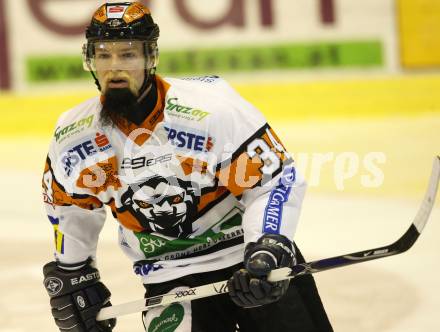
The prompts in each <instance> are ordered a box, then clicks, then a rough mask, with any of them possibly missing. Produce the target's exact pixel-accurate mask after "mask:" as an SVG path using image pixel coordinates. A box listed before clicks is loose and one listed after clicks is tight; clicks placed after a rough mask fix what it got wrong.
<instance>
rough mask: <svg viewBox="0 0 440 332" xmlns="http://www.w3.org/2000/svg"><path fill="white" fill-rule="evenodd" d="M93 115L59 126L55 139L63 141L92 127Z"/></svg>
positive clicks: (59, 141)
mask: <svg viewBox="0 0 440 332" xmlns="http://www.w3.org/2000/svg"><path fill="white" fill-rule="evenodd" d="M93 117H94V116H93V115H90V116H88V117H86V118H83V119H81V120H78V121H76V122H73V123H71V124H69V125H67V126H65V127H57V129H55V134H54V137H55V141H56V142H58V143H61V142H62V141H64V140H65V139H66V138H69V137H71V136H73V135H75V134H78V133H80V132H81V131H83V130H84V129H86V128H90V127H91V126H92V122H93Z"/></svg>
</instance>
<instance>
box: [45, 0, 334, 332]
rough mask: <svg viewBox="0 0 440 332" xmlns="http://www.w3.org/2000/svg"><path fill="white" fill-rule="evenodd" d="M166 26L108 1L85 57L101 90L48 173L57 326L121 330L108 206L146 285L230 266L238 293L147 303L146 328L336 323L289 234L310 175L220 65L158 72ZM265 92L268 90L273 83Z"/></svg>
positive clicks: (189, 282)
mask: <svg viewBox="0 0 440 332" xmlns="http://www.w3.org/2000/svg"><path fill="white" fill-rule="evenodd" d="M158 37H159V28H158V26H157V25H156V24H155V23H154V22H153V19H152V17H151V14H150V11H149V10H148V8H146V7H145V6H143V5H142V4H140V3H136V2H134V3H128V2H124V3H111V4H104V5H102V6H101V7H100V8H99V9H98V10H97V11H96V13H95V14H94V15H93V18H92V21H91V24H90V25H89V26H88V28H87V30H86V38H87V43H86V45H85V46H84V50H83V53H84V66H85V68H86V69H87V70H89V71H90V72H91V73H92V75H93V77H94V78H95V82H96V84H97V86H98V89H99V90H100V92H101V96H100V97H96V98H92V99H90V100H88V101H85V102H84V103H82V104H80V105H78V106H76V107H74V108H73V109H72V110H70V111H68V112H66V113H64V114H63V115H62V116H61V117H60V119H59V121H58V123H57V125H56V130H55V134H54V137H53V140H52V142H51V145H50V148H49V153H48V156H47V161H46V166H45V170H44V177H43V189H44V202H45V206H46V209H47V213H48V216H49V220H50V222H51V223H52V225H53V227H54V233H55V245H56V252H55V261H54V262H50V263H48V264H46V265H45V266H44V269H43V271H44V285H45V287H46V289H47V292H48V294H49V296H50V305H51V307H52V315H53V317H54V319H55V323H56V325H57V326H58V328H59V329H60V331H72V332H76V331H78V332H79V331H80V332H83V331H111V330H112V329H113V327H114V326H115V324H116V320H115V319H110V320H106V321H101V322H97V321H96V315H97V313H98V312H99V310H100V309H101V308H102V307H105V306H109V305H110V302H109V301H110V291H109V290H108V289H107V288H106V286H104V284H103V283H101V281H100V277H99V272H98V269H97V266H96V262H95V257H96V247H97V241H98V235H99V232H100V230H101V228H102V226H103V223H104V219H105V215H106V213H105V206H108V207H109V208H110V209H111V212H112V214H113V216H114V217H115V218H116V219H117V220H118V222H119V224H120V226H119V243H120V246H121V248H122V250H123V251H124V252H125V253H126V254H127V256H128V257H129V258H130V259H131V260H132V261H133V266H134V272H135V273H136V274H138V275H139V277H140V278H141V279H142V282H143V284H144V285H145V288H146V296H147V297H151V296H155V295H159V294H164V293H167V292H175V291H176V290H185V289H187V288H188V287H195V286H200V285H203V284H206V283H212V282H215V281H220V280H224V279H229V282H228V288H229V294H223V295H219V296H215V297H212V298H205V299H200V300H196V301H192V302H182V303H175V304H172V305H169V306H166V307H158V308H155V309H152V310H150V311H148V312H144V313H143V323H144V327H145V330H146V331H154V332H160V331H185V332H190V331H194V332H195V331H197V332H215V331H219V332H220V331H221V332H232V331H236V329H237V327H238V328H239V330H240V331H242V332H247V331H249V332H251V331H252V332H258V331H274V332H275V331H283V332H284V331H297V332H300V331H304V332H305V331H331V330H332V329H331V326H330V323H329V321H328V319H327V316H326V313H325V311H324V309H323V306H322V304H321V300H320V298H319V295H318V292H317V290H316V287H315V284H314V281H313V279H312V277H311V276H304V277H301V278H298V279H295V280H294V281H293V282H290V284H289V281H282V282H277V283H269V282H268V281H266V276H267V274H268V273H269V272H270V271H271V270H272V269H276V268H279V267H291V266H293V265H294V264H295V263H297V262H302V261H303V258H302V256H301V254H300V252H299V250H298V249H297V248H296V246H295V245H294V244H293V242H292V238H293V235H294V232H295V228H296V225H297V222H298V218H299V214H300V207H301V203H302V200H303V195H304V191H305V183H304V180H303V178H302V176H301V175H300V174H299V173H298V172H297V171H296V170H295V168H294V165H293V161H292V160H291V158H290V156H289V154H288V153H287V152H286V151H285V149H284V147H283V145H282V144H281V142H280V141H279V139H278V138H277V136H276V135H275V133H274V131H273V130H272V129H271V127H270V126H269V125H268V124H267V123H266V120H265V119H264V117H263V115H262V114H261V113H260V112H259V111H257V110H256V109H255V108H254V107H253V106H252V105H251V104H249V103H248V102H246V101H245V100H243V99H242V98H241V97H240V96H239V95H238V94H237V93H236V92H235V91H234V90H233V89H232V88H231V87H230V86H229V85H228V84H227V83H226V82H225V81H223V80H222V79H220V78H219V77H217V76H207V77H195V78H187V79H171V78H161V77H160V76H158V75H156V74H155V71H156V66H157V64H158V46H157V40H158ZM268 97H269V96H268Z"/></svg>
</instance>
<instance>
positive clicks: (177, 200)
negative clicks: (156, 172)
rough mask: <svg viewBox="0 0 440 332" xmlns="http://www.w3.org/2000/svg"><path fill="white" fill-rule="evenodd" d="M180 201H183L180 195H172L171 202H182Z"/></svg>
mask: <svg viewBox="0 0 440 332" xmlns="http://www.w3.org/2000/svg"><path fill="white" fill-rule="evenodd" d="M182 201H183V198H182V196H179V195H176V196H173V197H172V203H173V204H179V203H182Z"/></svg>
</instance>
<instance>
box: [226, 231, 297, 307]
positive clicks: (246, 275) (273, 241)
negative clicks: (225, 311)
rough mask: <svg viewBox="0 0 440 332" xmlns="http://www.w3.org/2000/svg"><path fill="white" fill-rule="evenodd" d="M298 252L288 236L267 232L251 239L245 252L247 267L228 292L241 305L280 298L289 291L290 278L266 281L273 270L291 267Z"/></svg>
mask: <svg viewBox="0 0 440 332" xmlns="http://www.w3.org/2000/svg"><path fill="white" fill-rule="evenodd" d="M294 264H295V252H294V249H293V246H292V243H291V242H290V240H289V239H288V238H286V237H285V236H283V235H278V234H264V235H263V236H262V237H261V238H259V239H258V241H257V242H256V243H255V242H250V243H249V244H248V245H247V246H246V249H245V253H244V267H245V269H241V270H239V271H236V272H235V273H234V274H233V276H232V277H231V278H230V279H229V281H228V288H229V295H230V296H231V299H232V301H234V302H235V304H237V305H238V306H240V307H245V308H246V307H255V306H260V305H264V304H268V303H272V302H276V301H278V300H279V299H280V298H281V297H282V296H283V295H284V294H285V293H286V291H287V289H288V287H289V280H282V281H278V282H274V283H270V282H268V281H267V275H268V274H269V272H270V271H271V270H274V269H277V268H281V267H292V266H293V265H294Z"/></svg>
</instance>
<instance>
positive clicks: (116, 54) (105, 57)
mask: <svg viewBox="0 0 440 332" xmlns="http://www.w3.org/2000/svg"><path fill="white" fill-rule="evenodd" d="M94 60H95V66H96V73H97V77H98V81H99V84H100V85H101V89H102V92H103V93H104V94H105V93H106V92H107V91H108V89H124V88H128V89H130V91H131V92H132V93H133V94H134V95H135V96H137V95H138V94H139V90H140V88H141V86H142V83H143V82H144V77H145V55H144V46H143V43H142V42H141V41H129V42H125V41H121V42H100V43H96V45H95V59H94Z"/></svg>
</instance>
